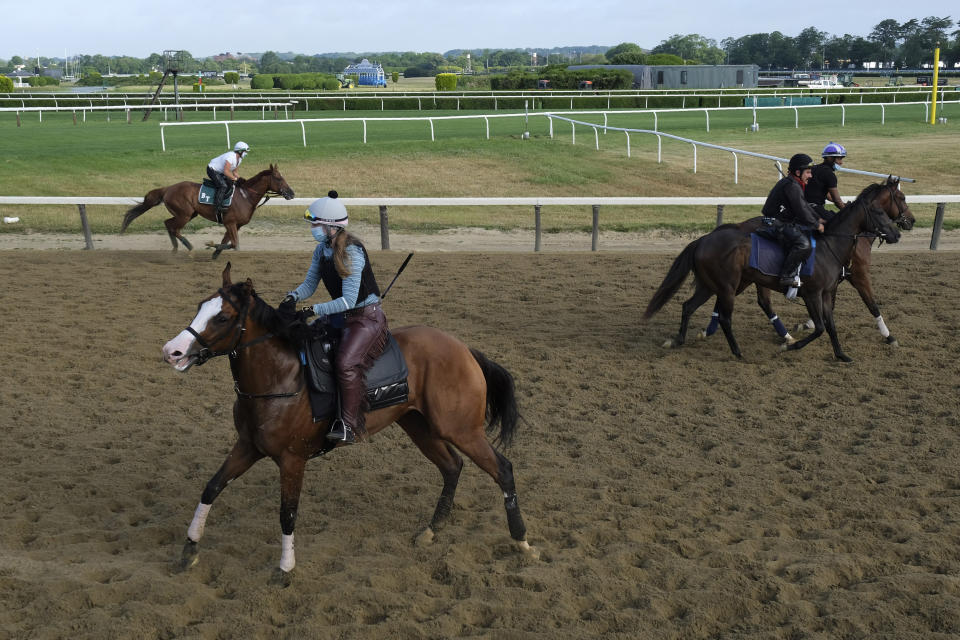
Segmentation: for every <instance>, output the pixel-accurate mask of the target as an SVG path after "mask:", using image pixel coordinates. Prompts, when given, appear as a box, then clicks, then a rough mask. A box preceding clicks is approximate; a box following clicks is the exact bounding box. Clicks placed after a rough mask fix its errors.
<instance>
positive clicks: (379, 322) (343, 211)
mask: <svg viewBox="0 0 960 640" xmlns="http://www.w3.org/2000/svg"><path fill="white" fill-rule="evenodd" d="M303 217H304V218H305V219H306V220H307V222H308V223H309V224H310V233H311V234H312V235H313V237H314V239H315V240H316V241H317V243H318V244H317V248H316V249H315V250H314V252H313V261H312V262H311V263H310V268H309V269H308V270H307V276H306V278H305V279H304V281H303V283H302V284H301V285H300V286H299V287H297V288H296V289H294V290H293V291H291V292H289V293H288V294H287V297H286V298H284V302H291V301H292V302H297V301H300V300H305V299H307V298H309V297H310V296H312V295H313V293H314V291H316V289H317V285H318V284H319V283H320V282H321V281H323V284H324V286H325V287H326V289H327V292H328V293H329V294H330V297H331V300H329V301H327V302H321V303H319V304H315V305H313V311H314V313H316V314H317V315H318V316H328V317H329V319H330V321H331V324H333V325H334V326H343V327H344V329H343V337H342V339H341V340H340V346H339V348H338V349H337V354H336V357H335V360H334V367H335V369H336V372H337V382H338V384H339V387H340V406H341V416H342V421H336V422H334V424H333V426H332V427H331V429H330V433H328V434H327V438H329V439H331V440H338V441H341V442H344V443H347V444H353V443H354V442H360V441H363V439H364V438H365V437H366V433H367V432H366V429H365V428H364V408H365V405H366V393H367V385H366V374H367V371H368V370H369V369H370V367H372V366H373V363H374V361H375V360H376V359H377V357H379V356H380V354H381V353H383V349H384V347H385V345H386V342H387V319H386V317H385V316H384V314H383V309H381V307H380V288H379V287H378V286H377V281H376V278H374V276H373V268H372V266H371V264H370V257H369V256H368V255H367V250H366V248H365V247H364V246H363V243H362V242H360V240H358V239H357V238H356V237H355V236H354V235H352V234H350V233H347V230H346V226H347V223H348V221H349V220H348V216H347V208H346V207H345V206H343V204H342V203H341V202H340V201H339V200H338V199H337V192H336V191H330V193H329V194H328V195H327V197H326V198H320V199H319V200H316V201H314V202H313V204H311V205H310V208H309V209H307V211H306V213H304V216H303Z"/></svg>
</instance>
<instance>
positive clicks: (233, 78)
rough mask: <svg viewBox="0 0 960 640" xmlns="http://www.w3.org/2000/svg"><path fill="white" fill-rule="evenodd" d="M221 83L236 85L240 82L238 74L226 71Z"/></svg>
mask: <svg viewBox="0 0 960 640" xmlns="http://www.w3.org/2000/svg"><path fill="white" fill-rule="evenodd" d="M223 81H224V82H226V83H227V84H237V83H238V82H240V74H239V73H237V72H236V71H227V72H226V73H225V74H223Z"/></svg>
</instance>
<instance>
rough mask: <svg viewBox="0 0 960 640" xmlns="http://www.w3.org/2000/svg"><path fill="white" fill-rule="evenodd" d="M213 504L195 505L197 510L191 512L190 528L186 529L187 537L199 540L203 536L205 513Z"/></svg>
mask: <svg viewBox="0 0 960 640" xmlns="http://www.w3.org/2000/svg"><path fill="white" fill-rule="evenodd" d="M211 506H213V505H209V504H203V503H202V502H201V503H200V504H198V505H197V510H196V511H194V512H193V521H192V522H190V528H188V529H187V537H188V538H190V539H191V540H193V541H194V542H200V538H202V537H203V527H204V525H205V524H206V523H207V514H208V513H210V507H211Z"/></svg>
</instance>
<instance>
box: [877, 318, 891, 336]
mask: <svg viewBox="0 0 960 640" xmlns="http://www.w3.org/2000/svg"><path fill="white" fill-rule="evenodd" d="M877 329H878V330H879V331H880V335H882V336H883V337H884V338H889V337H890V329H887V325H886V324H885V323H884V322H883V316H877Z"/></svg>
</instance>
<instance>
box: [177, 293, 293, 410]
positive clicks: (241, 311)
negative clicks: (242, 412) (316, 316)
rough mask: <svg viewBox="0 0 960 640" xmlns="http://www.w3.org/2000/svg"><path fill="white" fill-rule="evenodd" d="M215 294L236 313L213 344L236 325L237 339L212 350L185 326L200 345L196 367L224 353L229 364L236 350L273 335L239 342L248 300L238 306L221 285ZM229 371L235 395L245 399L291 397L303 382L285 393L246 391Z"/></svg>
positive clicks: (232, 369)
mask: <svg viewBox="0 0 960 640" xmlns="http://www.w3.org/2000/svg"><path fill="white" fill-rule="evenodd" d="M217 294H219V296H220V299H221V300H226V301H227V304H229V305H230V306H231V307H233V308H234V310H235V311H236V312H237V313H236V315H235V316H234V317H233V322H232V323H230V326H229V327H227V328H226V329H224V330H223V331H222V332H221V333H219V334H218V335H217V336H216V337H215V338H213V344H216V343H217V342H219V341H220V340H222V339H223V338H225V337H226V336H227V335H229V334H230V333H231V332H232V331H235V330H236V329H237V327H238V326H239V331H238V332H237V340H236V342H234V343H233V346H232V347H230V348H229V349H224V350H223V351H216V350H214V349H213V348H212V347H211V343H209V342H207V341H206V340H204V339H203V337H202V336H201V335H200V334H199V333H197V331H196V330H195V329H194V328H193V327H191V326H189V325H188V326H187V328H186V330H187V331H188V332H189V333H190V334H191V335H192V336H193V337H194V339H195V340H196V341H197V343H199V345H200V351H198V352H197V354H196V356H197V362H196V366H198V367H199V366H201V365H202V364H204V363H206V362H207V361H208V360H211V359H212V358H216V357H218V356H225V355H229V356H230V360H231V364H233V362H232V361H233V360H235V359H236V358H237V356H238V352H239V351H240V350H241V349H247V348H249V347H252V346H254V345H257V344H260V343H262V342H266V341H267V340H269V339H270V338H272V337H274V335H273V334H272V333H265V334H264V335H262V336H260V337H259V338H254V339H253V340H251V341H249V342H244V343H242V344H241V341H242V340H243V335H244V333H246V331H247V326H246V324H247V314H248V313H249V312H250V302H249V301H247V302H246V303H244V304H243V305H240V306H238V305H237V303H236V302H235V301H234V300H233V298H232V297H231V296H230V295H228V293H227V290H226V289H224V288H223V287H221V288H219V289H217ZM230 371H231V373H232V374H233V390H234V392H236V394H237V396H238V397H240V398H245V399H251V398H292V397H293V396H296V395H299V394H300V392H301V391H303V385H304V383H303V380H301V383H300V388H299V389H297V390H296V391H292V392H286V393H246V392H244V391H241V390H240V381H239V380H237V374H236V371H235V370H234V368H233V367H232V366H231V367H230Z"/></svg>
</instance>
